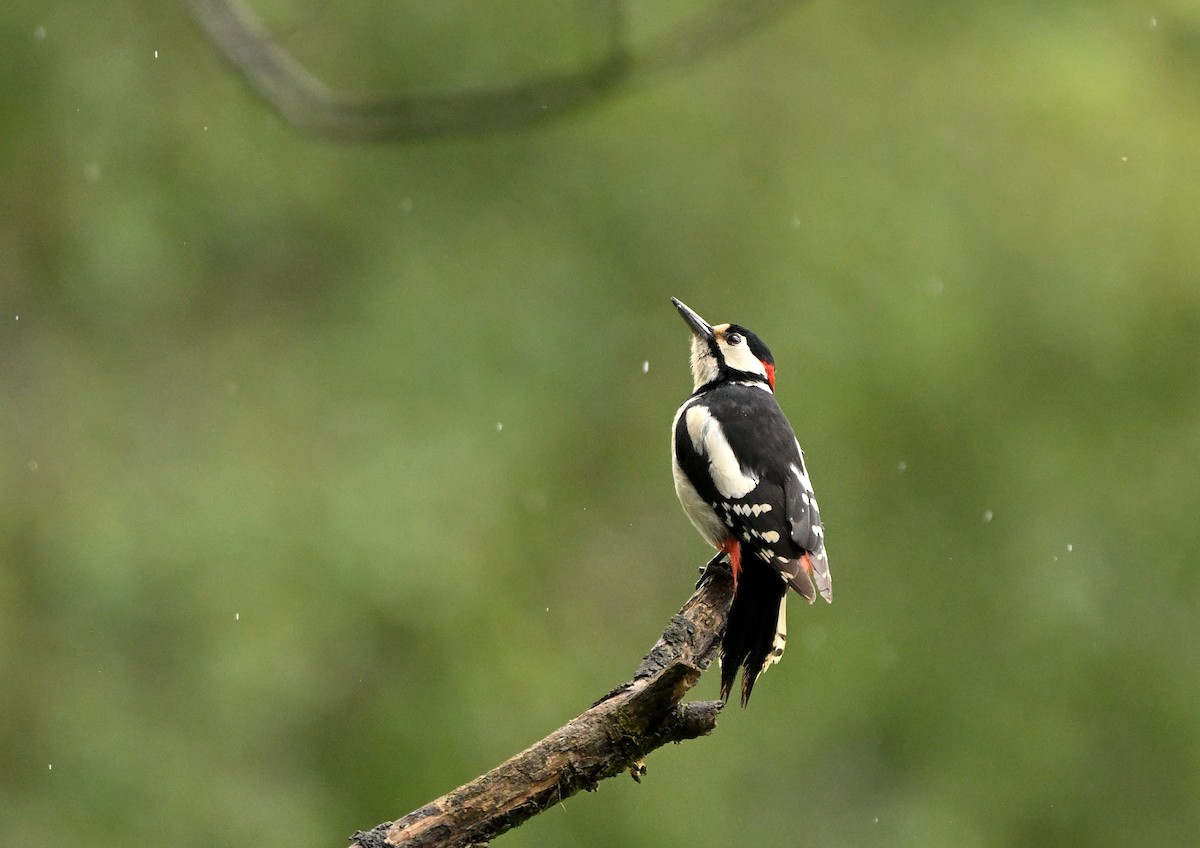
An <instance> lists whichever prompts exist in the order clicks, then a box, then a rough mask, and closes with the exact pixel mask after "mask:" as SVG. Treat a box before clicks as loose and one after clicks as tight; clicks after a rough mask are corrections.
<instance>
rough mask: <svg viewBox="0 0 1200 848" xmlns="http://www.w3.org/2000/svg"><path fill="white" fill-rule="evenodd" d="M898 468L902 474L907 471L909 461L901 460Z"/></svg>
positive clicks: (897, 464)
mask: <svg viewBox="0 0 1200 848" xmlns="http://www.w3.org/2000/svg"><path fill="white" fill-rule="evenodd" d="M896 470H897V471H899V472H900V473H901V474H903V473H904V472H905V471H907V470H908V463H907V462H904V461H903V460H901V461H900V462H897V463H896Z"/></svg>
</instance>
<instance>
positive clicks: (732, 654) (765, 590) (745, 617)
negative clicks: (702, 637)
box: [721, 557, 788, 706]
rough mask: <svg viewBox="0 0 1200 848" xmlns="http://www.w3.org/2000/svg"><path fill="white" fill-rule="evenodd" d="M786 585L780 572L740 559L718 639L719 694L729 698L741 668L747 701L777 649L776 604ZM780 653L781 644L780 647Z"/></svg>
mask: <svg viewBox="0 0 1200 848" xmlns="http://www.w3.org/2000/svg"><path fill="white" fill-rule="evenodd" d="M787 589H788V586H787V584H786V583H784V582H783V580H781V579H780V578H779V574H778V573H777V572H776V571H775V570H774V569H773V568H771V567H770V566H769V565H767V564H766V563H764V562H762V561H761V560H758V559H757V558H750V557H747V558H746V559H744V560H742V569H741V573H740V574H739V575H738V583H737V594H735V595H734V598H733V606H731V607H730V609H729V619H728V622H727V623H726V625H725V635H724V637H722V639H721V697H722V698H723V699H724V700H726V701H728V700H729V693H730V692H732V691H733V683H734V680H735V679H736V678H737V674H738V670H739V669H741V670H742V706H745V705H746V704H747V703H748V702H749V701H750V692H751V691H752V690H753V689H754V681H755V680H756V679H757V678H758V676H759V675H760V674H762V672H763V670H764V668H765V667H766V665H767V663H768V662H769V661H770V660H771V659H772V658H774V659H778V657H777V656H774V654H775V651H776V645H775V634H776V629H777V625H778V622H779V605H780V604H782V603H783V601H784V596H785V595H786V593H787ZM779 652H780V653H782V647H780V648H779Z"/></svg>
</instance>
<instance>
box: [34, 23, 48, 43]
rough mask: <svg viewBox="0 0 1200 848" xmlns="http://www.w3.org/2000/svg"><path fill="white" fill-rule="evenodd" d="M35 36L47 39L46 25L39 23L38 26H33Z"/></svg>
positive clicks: (38, 38)
mask: <svg viewBox="0 0 1200 848" xmlns="http://www.w3.org/2000/svg"><path fill="white" fill-rule="evenodd" d="M33 37H34V38H36V39H37V40H38V41H45V40H46V27H45V26H43V25H41V24H38V25H37V26H35V27H34V28H33Z"/></svg>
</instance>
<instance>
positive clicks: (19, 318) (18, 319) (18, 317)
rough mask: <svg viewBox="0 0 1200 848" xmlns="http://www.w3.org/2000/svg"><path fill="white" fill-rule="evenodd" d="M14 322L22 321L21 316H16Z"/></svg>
mask: <svg viewBox="0 0 1200 848" xmlns="http://www.w3.org/2000/svg"><path fill="white" fill-rule="evenodd" d="M13 320H14V321H20V320H21V316H20V315H14V316H13Z"/></svg>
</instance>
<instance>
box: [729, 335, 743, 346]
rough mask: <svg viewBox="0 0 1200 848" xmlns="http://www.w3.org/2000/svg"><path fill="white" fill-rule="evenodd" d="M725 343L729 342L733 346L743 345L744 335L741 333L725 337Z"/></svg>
mask: <svg viewBox="0 0 1200 848" xmlns="http://www.w3.org/2000/svg"><path fill="white" fill-rule="evenodd" d="M725 341H727V342H729V343H730V344H731V345H739V344H741V343H742V334H741V333H730V334H728V335H727V336H725Z"/></svg>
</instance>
